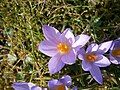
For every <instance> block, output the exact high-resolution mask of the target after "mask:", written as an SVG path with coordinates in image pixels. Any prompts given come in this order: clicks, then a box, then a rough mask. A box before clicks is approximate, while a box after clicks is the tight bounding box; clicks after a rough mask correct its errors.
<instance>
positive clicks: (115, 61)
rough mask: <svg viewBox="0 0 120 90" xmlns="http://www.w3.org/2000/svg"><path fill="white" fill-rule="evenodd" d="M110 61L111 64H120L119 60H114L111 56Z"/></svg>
mask: <svg viewBox="0 0 120 90" xmlns="http://www.w3.org/2000/svg"><path fill="white" fill-rule="evenodd" d="M110 61H111V62H112V63H113V64H120V58H115V57H113V56H112V55H110Z"/></svg>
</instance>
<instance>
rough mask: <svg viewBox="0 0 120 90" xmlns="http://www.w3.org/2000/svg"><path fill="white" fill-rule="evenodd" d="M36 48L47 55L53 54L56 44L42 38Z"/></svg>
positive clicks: (54, 53) (55, 51)
mask: <svg viewBox="0 0 120 90" xmlns="http://www.w3.org/2000/svg"><path fill="white" fill-rule="evenodd" d="M38 50H40V51H41V52H42V53H44V54H46V55H48V56H54V55H56V54H57V44H55V43H52V42H50V41H48V40H44V41H42V42H41V43H40V44H39V46H38Z"/></svg>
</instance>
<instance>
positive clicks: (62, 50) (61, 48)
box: [57, 43, 70, 54]
mask: <svg viewBox="0 0 120 90" xmlns="http://www.w3.org/2000/svg"><path fill="white" fill-rule="evenodd" d="M57 49H58V51H59V52H60V53H61V54H66V53H68V52H69V51H70V47H69V46H68V45H67V44H65V43H59V44H58V45H57Z"/></svg>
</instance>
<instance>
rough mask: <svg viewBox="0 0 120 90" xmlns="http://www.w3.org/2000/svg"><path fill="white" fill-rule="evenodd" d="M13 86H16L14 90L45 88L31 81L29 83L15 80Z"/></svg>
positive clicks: (38, 89) (40, 89) (39, 89)
mask: <svg viewBox="0 0 120 90" xmlns="http://www.w3.org/2000/svg"><path fill="white" fill-rule="evenodd" d="M12 87H13V88H14V90H43V89H42V88H41V87H38V86H36V85H35V84H33V83H30V82H29V83H27V82H15V83H14V84H13V85H12ZM44 90H45V89H44ZM46 90H47V89H46Z"/></svg>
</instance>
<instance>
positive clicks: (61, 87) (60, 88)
mask: <svg viewBox="0 0 120 90" xmlns="http://www.w3.org/2000/svg"><path fill="white" fill-rule="evenodd" d="M71 84H72V79H71V77H70V76H68V75H65V76H63V77H62V78H60V79H59V80H57V79H53V80H50V81H49V82H48V87H49V88H50V90H68V87H70V86H71ZM72 90H77V87H75V88H73V89H72Z"/></svg>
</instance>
